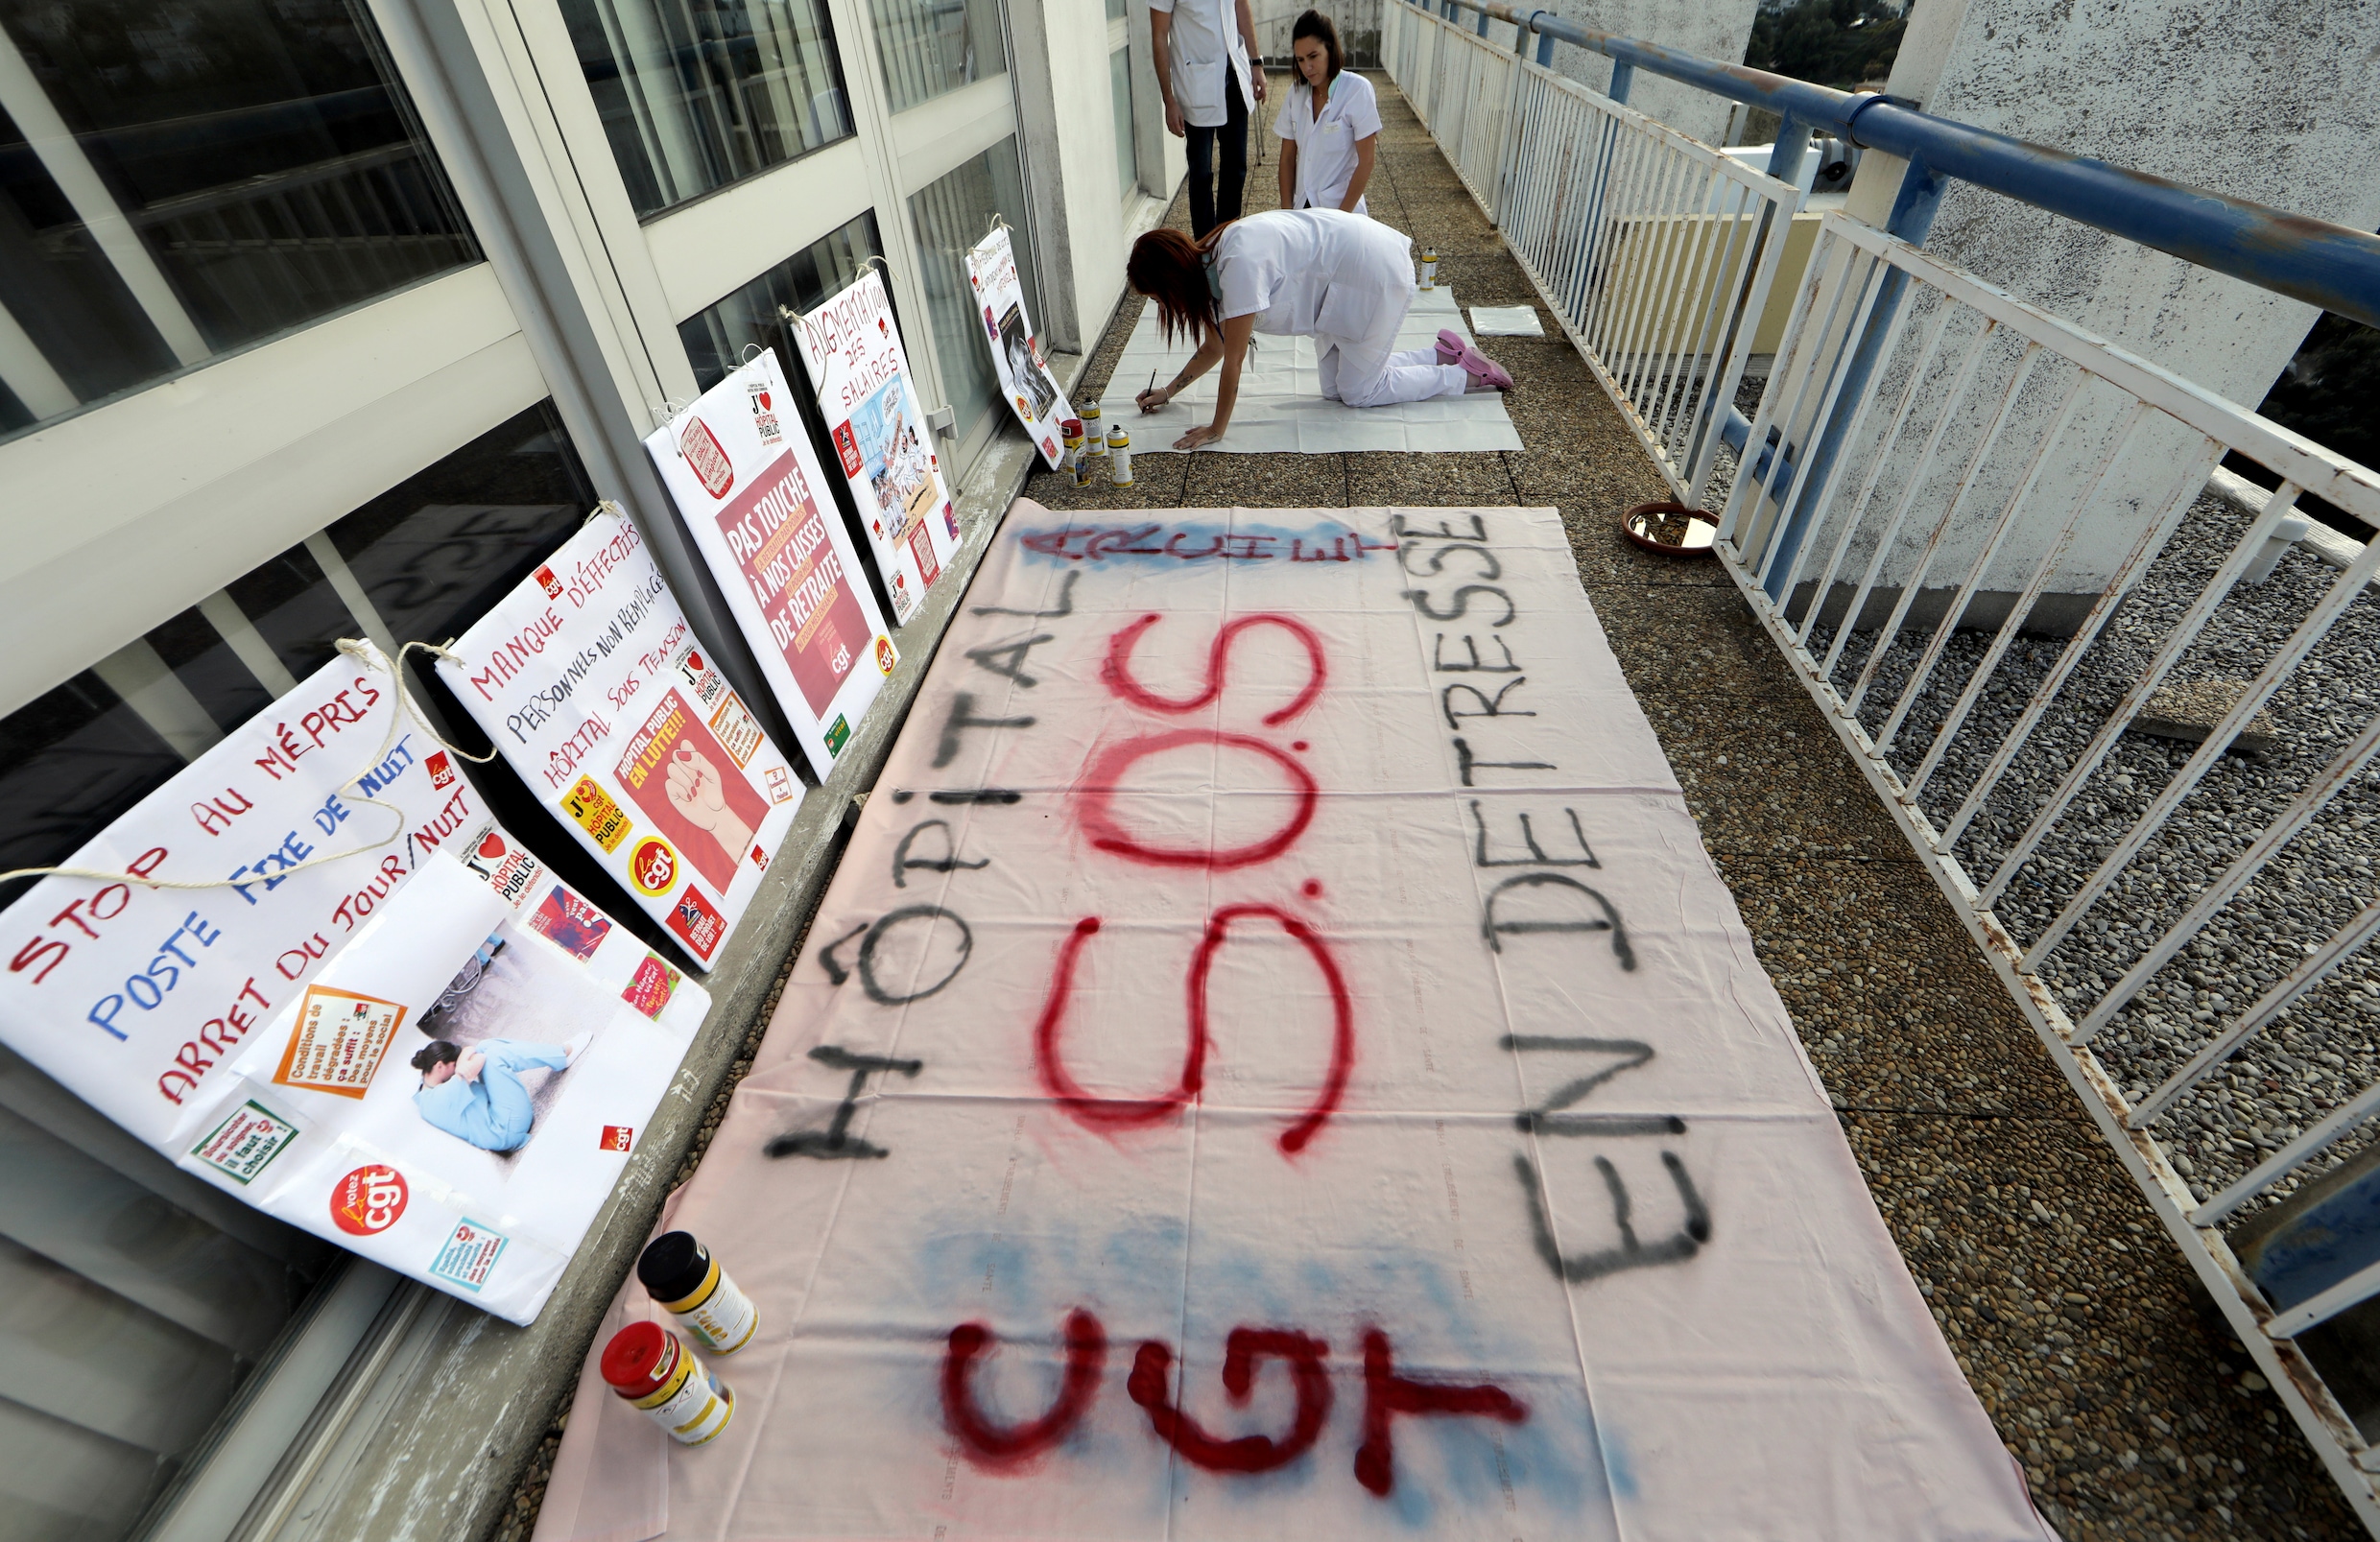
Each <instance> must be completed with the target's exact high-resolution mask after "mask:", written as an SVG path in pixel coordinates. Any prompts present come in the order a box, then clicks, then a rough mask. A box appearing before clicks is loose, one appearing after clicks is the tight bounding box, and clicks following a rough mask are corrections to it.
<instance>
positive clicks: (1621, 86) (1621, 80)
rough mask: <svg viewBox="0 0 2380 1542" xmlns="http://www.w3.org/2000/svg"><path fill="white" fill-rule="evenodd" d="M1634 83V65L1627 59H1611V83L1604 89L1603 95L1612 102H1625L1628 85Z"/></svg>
mask: <svg viewBox="0 0 2380 1542" xmlns="http://www.w3.org/2000/svg"><path fill="white" fill-rule="evenodd" d="M1635 83H1636V66H1635V65H1633V64H1630V62H1629V61H1628V60H1627V59H1613V60H1612V61H1611V84H1610V85H1609V86H1608V87H1607V89H1606V90H1605V91H1604V95H1606V96H1607V97H1609V98H1611V100H1612V101H1614V102H1625V101H1627V100H1628V90H1629V87H1630V86H1631V85H1634V84H1635Z"/></svg>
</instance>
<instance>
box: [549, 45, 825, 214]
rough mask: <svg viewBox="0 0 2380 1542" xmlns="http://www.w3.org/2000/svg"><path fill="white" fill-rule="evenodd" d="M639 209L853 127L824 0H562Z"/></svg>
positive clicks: (729, 178) (719, 182) (656, 206)
mask: <svg viewBox="0 0 2380 1542" xmlns="http://www.w3.org/2000/svg"><path fill="white" fill-rule="evenodd" d="M562 15H563V17H564V18H565V19H566V20H567V21H568V22H569V24H570V36H571V40H572V42H573V43H574V44H576V46H577V48H578V51H579V66H580V68H581V69H582V70H583V71H584V72H585V74H586V83H587V89H588V90H590V91H592V92H593V93H594V96H595V107H596V110H597V111H598V112H600V113H601V114H602V115H603V120H604V132H605V134H606V135H607V137H608V138H609V139H610V141H611V154H612V157H613V158H614V159H615V160H617V161H618V162H619V163H620V176H621V178H623V179H624V180H626V182H627V183H628V195H629V202H631V203H633V204H634V205H635V206H636V212H637V213H638V214H639V215H648V214H654V213H656V212H658V211H659V210H662V209H665V208H668V207H670V206H671V205H673V204H677V203H682V202H685V201H686V200H688V199H690V198H696V197H699V196H701V195H702V194H704V193H707V192H710V191H711V190H712V189H714V188H720V187H725V186H726V185H727V184H728V183H729V182H733V181H736V180H738V179H740V178H746V177H750V176H751V175H752V174H753V173H755V172H760V171H765V170H767V169H768V168H769V167H771V166H775V165H778V164H780V163H782V162H784V161H789V160H792V159H793V158H794V157H795V156H797V155H800V154H806V153H807V152H809V151H813V150H816V149H818V148H819V147H820V146H821V145H825V144H831V143H833V142H834V141H835V140H838V139H841V138H843V137H844V136H845V135H846V134H848V133H850V132H851V110H850V107H848V105H846V104H845V100H844V95H843V66H842V64H841V62H840V60H839V59H837V58H836V54H835V37H834V30H833V27H832V24H831V23H830V22H829V21H828V19H827V15H826V8H825V6H824V5H823V4H821V0H562Z"/></svg>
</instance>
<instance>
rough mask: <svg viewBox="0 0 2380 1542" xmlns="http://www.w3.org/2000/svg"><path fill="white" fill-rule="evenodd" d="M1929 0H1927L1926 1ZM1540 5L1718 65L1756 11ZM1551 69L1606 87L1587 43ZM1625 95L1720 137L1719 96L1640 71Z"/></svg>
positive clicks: (1714, 5)
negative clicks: (1681, 50) (1695, 55)
mask: <svg viewBox="0 0 2380 1542" xmlns="http://www.w3.org/2000/svg"><path fill="white" fill-rule="evenodd" d="M1934 3H1935V0H1927V4H1929V5H1931V4H1934ZM1546 9H1548V10H1550V11H1556V12H1559V14H1560V16H1561V18H1562V19H1563V20H1564V21H1571V22H1576V23H1578V24H1579V25H1580V26H1582V27H1589V28H1593V29H1594V30H1596V31H1598V32H1608V33H1617V34H1619V35H1620V36H1624V37H1638V38H1642V39H1643V40H1644V41H1646V42H1649V43H1659V44H1661V45H1662V46H1663V47H1665V48H1680V49H1683V50H1685V51H1686V52H1687V53H1689V54H1700V55H1701V56H1702V58H1704V59H1717V60H1718V61H1719V62H1721V63H1723V64H1738V63H1741V62H1743V59H1744V48H1745V45H1746V44H1747V43H1749V41H1750V40H1751V36H1752V16H1753V14H1754V12H1757V11H1758V10H1759V0H1569V3H1567V4H1561V5H1557V6H1548V7H1547V8H1546ZM1920 9H1922V8H1920ZM1510 32H1511V29H1510V28H1508V27H1500V26H1496V25H1494V24H1492V23H1491V24H1490V26H1489V29H1488V36H1491V37H1496V38H1498V39H1499V40H1501V39H1502V38H1503V37H1504V36H1505V35H1507V34H1509V33H1510ZM1554 68H1555V69H1557V70H1559V71H1560V72H1561V73H1562V74H1564V75H1567V76H1569V77H1570V78H1571V79H1572V80H1574V81H1577V82H1579V83H1581V84H1583V85H1587V86H1590V87H1592V88H1593V89H1595V90H1598V91H1603V90H1608V89H1609V88H1610V84H1611V60H1609V59H1606V58H1605V57H1604V56H1603V55H1601V54H1597V53H1593V52H1590V51H1589V50H1587V49H1583V48H1578V47H1574V46H1573V45H1571V44H1569V43H1556V44H1555V45H1554ZM1628 100H1629V106H1630V107H1635V108H1636V109H1637V110H1638V111H1640V112H1645V113H1649V114H1651V115H1652V116H1654V117H1655V118H1658V119H1660V120H1661V121H1662V122H1663V123H1666V124H1668V125H1669V126H1670V127H1671V128H1673V129H1676V130H1678V131H1679V132H1680V133H1685V134H1691V135H1693V136H1694V137H1695V138H1697V139H1700V140H1702V142H1703V143H1705V144H1712V145H1716V144H1720V143H1722V142H1724V139H1725V136H1726V128H1727V108H1728V104H1727V102H1726V100H1725V99H1723V98H1720V97H1715V96H1712V95H1710V94H1709V93H1707V92H1703V91H1698V90H1696V89H1694V88H1693V87H1692V86H1689V85H1679V84H1678V83H1676V82H1674V81H1664V80H1662V79H1660V78H1659V77H1658V76H1653V75H1646V74H1644V73H1643V72H1642V71H1639V72H1638V73H1637V76H1636V83H1635V85H1634V86H1633V87H1632V88H1631V89H1630V92H1629V99H1628Z"/></svg>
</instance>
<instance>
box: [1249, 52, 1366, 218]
mask: <svg viewBox="0 0 2380 1542" xmlns="http://www.w3.org/2000/svg"><path fill="white" fill-rule="evenodd" d="M1289 52H1290V58H1291V59H1293V60H1294V61H1295V62H1296V64H1297V86H1296V87H1295V88H1294V89H1292V90H1291V92H1290V94H1289V102H1288V105H1287V106H1285V107H1282V108H1281V110H1280V113H1279V115H1278V116H1276V117H1275V118H1274V119H1273V132H1274V133H1276V134H1278V135H1279V136H1280V137H1281V138H1282V139H1284V140H1286V141H1287V143H1285V144H1283V145H1282V146H1281V207H1283V208H1285V209H1345V210H1346V211H1347V212H1348V213H1350V214H1369V213H1370V212H1371V209H1370V208H1369V206H1368V205H1367V204H1366V203H1365V202H1364V189H1365V188H1366V187H1367V186H1369V185H1370V182H1371V163H1372V153H1373V151H1374V150H1376V149H1377V148H1378V146H1379V143H1380V102H1379V99H1378V98H1377V97H1375V96H1374V95H1373V94H1372V89H1371V82H1369V81H1368V80H1366V79H1364V78H1363V77H1362V76H1361V75H1343V74H1341V73H1340V54H1339V29H1338V28H1336V27H1334V26H1332V25H1331V22H1330V18H1329V17H1328V16H1325V15H1323V14H1322V13H1321V12H1319V11H1309V12H1306V13H1305V14H1304V15H1302V16H1299V17H1298V18H1297V22H1296V24H1295V25H1293V26H1292V27H1291V28H1290V30H1289Z"/></svg>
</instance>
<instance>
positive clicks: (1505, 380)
mask: <svg viewBox="0 0 2380 1542" xmlns="http://www.w3.org/2000/svg"><path fill="white" fill-rule="evenodd" d="M1448 363H1450V364H1459V365H1461V366H1463V371H1464V373H1465V374H1467V375H1469V376H1470V377H1471V378H1472V379H1473V380H1475V381H1477V382H1478V383H1479V384H1481V385H1483V386H1488V387H1491V388H1493V389H1494V390H1497V391H1511V389H1512V377H1511V375H1510V374H1509V373H1507V372H1506V370H1505V368H1504V366H1502V365H1500V364H1498V363H1496V362H1495V360H1493V359H1490V358H1488V355H1486V354H1484V353H1482V352H1480V351H1479V350H1478V349H1477V348H1472V347H1465V348H1464V350H1463V357H1461V358H1460V359H1452V360H1449V361H1448Z"/></svg>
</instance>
